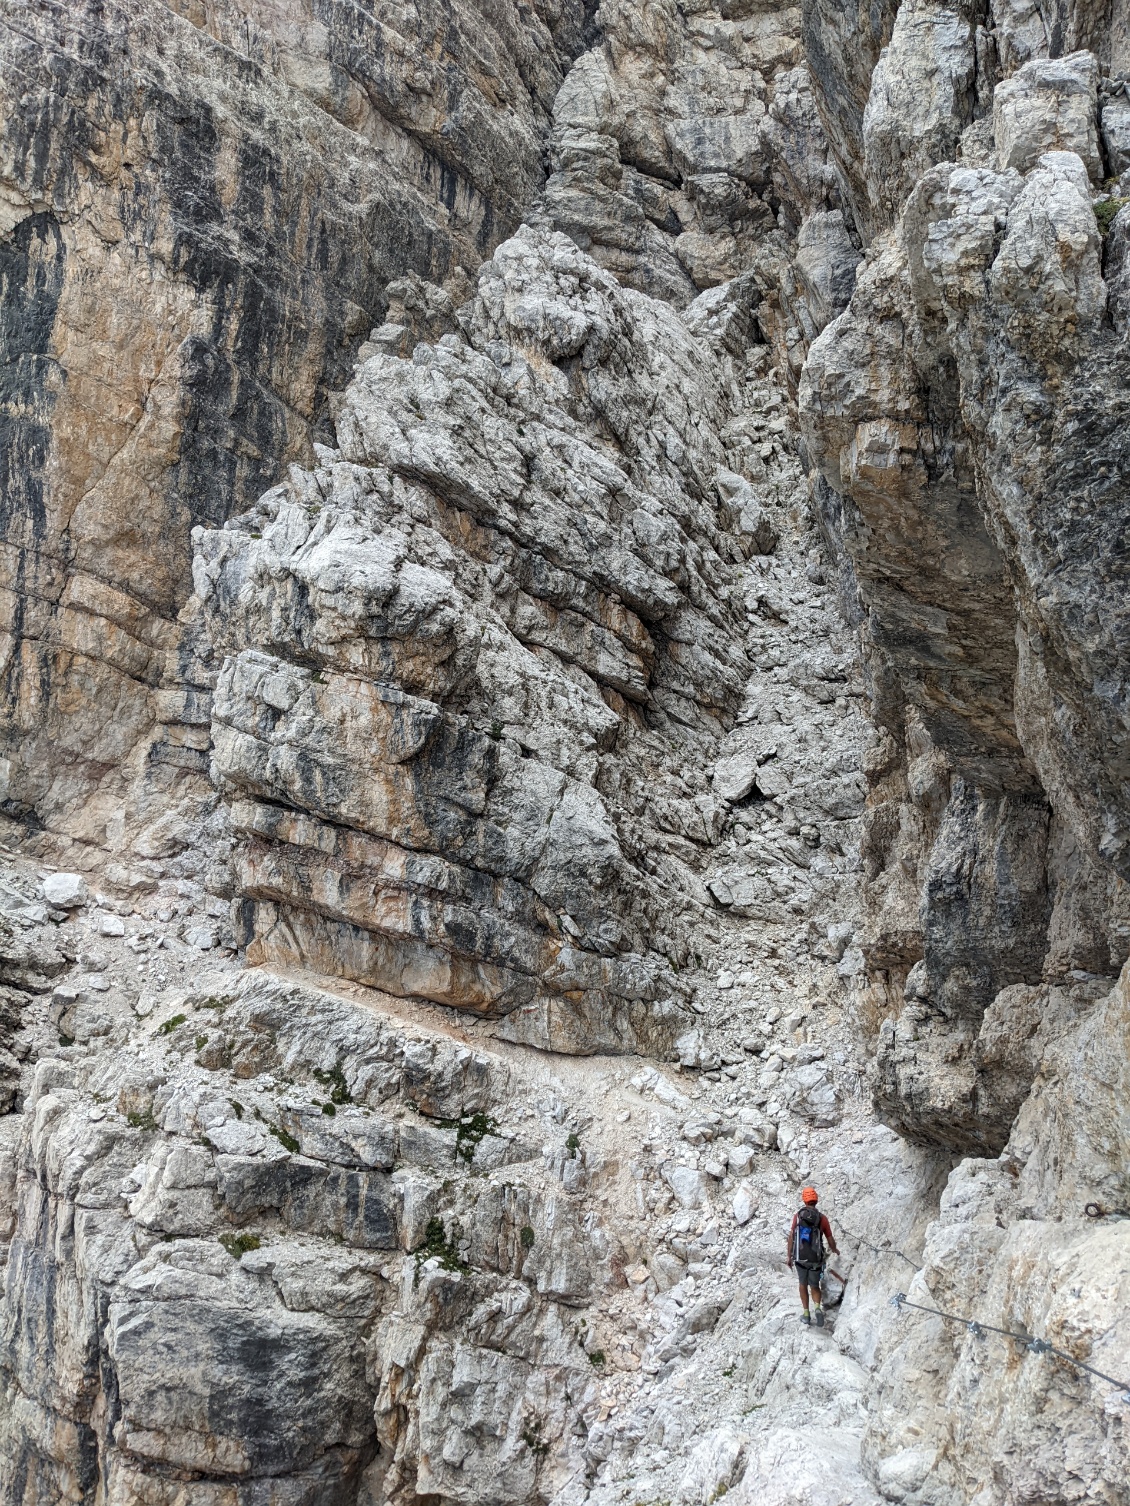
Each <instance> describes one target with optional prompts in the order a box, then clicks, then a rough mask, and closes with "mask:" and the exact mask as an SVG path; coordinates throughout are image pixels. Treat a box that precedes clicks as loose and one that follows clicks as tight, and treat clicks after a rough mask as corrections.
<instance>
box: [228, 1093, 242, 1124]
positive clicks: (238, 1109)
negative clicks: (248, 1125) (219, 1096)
mask: <svg viewBox="0 0 1130 1506" xmlns="http://www.w3.org/2000/svg"><path fill="white" fill-rule="evenodd" d="M228 1102H229V1103H230V1104H231V1106H232V1113H233V1114H234V1115H235V1117H236V1118H237V1119H242V1118H243V1105H242V1103H236V1101H235V1099H234V1098H229V1099H228Z"/></svg>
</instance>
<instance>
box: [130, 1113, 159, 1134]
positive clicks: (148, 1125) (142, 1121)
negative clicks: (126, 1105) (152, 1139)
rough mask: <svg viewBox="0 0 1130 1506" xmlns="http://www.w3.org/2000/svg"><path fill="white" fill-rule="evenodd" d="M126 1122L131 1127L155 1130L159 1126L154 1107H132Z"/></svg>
mask: <svg viewBox="0 0 1130 1506" xmlns="http://www.w3.org/2000/svg"><path fill="white" fill-rule="evenodd" d="M126 1123H127V1124H128V1125H129V1127H130V1129H140V1130H155V1129H156V1128H157V1121H156V1119H154V1117H153V1110H152V1109H131V1110H130V1111H129V1113H128V1114H127V1115H126Z"/></svg>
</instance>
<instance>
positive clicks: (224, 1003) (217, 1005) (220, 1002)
mask: <svg viewBox="0 0 1130 1506" xmlns="http://www.w3.org/2000/svg"><path fill="white" fill-rule="evenodd" d="M228 1003H229V1001H228V1000H227V999H217V998H215V997H212V998H208V999H198V1000H197V1002H196V1003H195V1004H194V1005H193V1006H192V1007H193V1009H226V1008H227V1007H228Z"/></svg>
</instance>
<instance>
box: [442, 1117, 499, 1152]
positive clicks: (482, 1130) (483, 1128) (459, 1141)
mask: <svg viewBox="0 0 1130 1506" xmlns="http://www.w3.org/2000/svg"><path fill="white" fill-rule="evenodd" d="M436 1123H437V1124H438V1125H440V1127H441V1128H442V1129H453V1130H454V1131H455V1153H456V1155H457V1156H458V1157H459V1158H460V1160H463V1161H473V1160H474V1159H475V1149H476V1147H477V1146H478V1143H479V1141H480V1140H482V1139H483V1137H484V1136H485V1135H493V1134H494V1132H495V1130H496V1129H497V1128H498V1120H497V1119H492V1118H491V1116H490V1115H489V1114H464V1116H463V1118H462V1119H437V1120H436Z"/></svg>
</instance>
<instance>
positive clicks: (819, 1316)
mask: <svg viewBox="0 0 1130 1506" xmlns="http://www.w3.org/2000/svg"><path fill="white" fill-rule="evenodd" d="M816 1326H817V1328H823V1327H824V1309H823V1308H822V1307H818V1308H817V1309H816Z"/></svg>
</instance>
